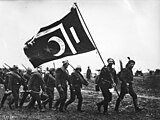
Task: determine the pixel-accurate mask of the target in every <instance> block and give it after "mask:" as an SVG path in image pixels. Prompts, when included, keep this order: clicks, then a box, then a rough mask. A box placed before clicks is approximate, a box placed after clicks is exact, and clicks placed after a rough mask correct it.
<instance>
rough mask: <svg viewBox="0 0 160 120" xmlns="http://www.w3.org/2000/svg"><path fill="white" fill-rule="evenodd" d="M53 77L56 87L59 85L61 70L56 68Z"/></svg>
mask: <svg viewBox="0 0 160 120" xmlns="http://www.w3.org/2000/svg"><path fill="white" fill-rule="evenodd" d="M55 79H56V84H57V87H61V70H60V69H57V70H56V76H55Z"/></svg>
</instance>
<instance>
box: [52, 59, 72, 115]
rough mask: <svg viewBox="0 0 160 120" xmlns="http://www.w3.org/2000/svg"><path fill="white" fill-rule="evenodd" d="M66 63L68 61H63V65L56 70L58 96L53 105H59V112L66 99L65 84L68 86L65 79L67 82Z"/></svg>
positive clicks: (62, 109)
mask: <svg viewBox="0 0 160 120" xmlns="http://www.w3.org/2000/svg"><path fill="white" fill-rule="evenodd" d="M68 65H69V63H68V61H64V62H63V66H62V67H61V68H58V69H57V70H56V76H55V80H56V81H55V85H56V88H57V90H58V93H59V97H60V98H59V99H58V100H57V101H56V103H55V105H54V107H55V108H56V109H58V106H59V105H60V106H59V111H60V112H63V111H64V104H65V102H66V99H67V86H68V85H67V81H68V83H69V73H68V70H67V67H68ZM69 84H70V83H69Z"/></svg>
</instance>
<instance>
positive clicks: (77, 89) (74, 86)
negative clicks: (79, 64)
mask: <svg viewBox="0 0 160 120" xmlns="http://www.w3.org/2000/svg"><path fill="white" fill-rule="evenodd" d="M77 69H78V68H77ZM70 83H71V84H70V99H69V100H68V101H67V102H66V104H65V109H66V108H67V106H68V105H69V104H71V103H72V102H74V101H75V98H76V96H77V98H78V105H77V111H80V112H82V110H81V107H82V101H83V97H82V93H81V88H82V84H84V85H86V86H87V85H88V82H87V81H86V80H85V79H84V77H83V76H82V74H81V73H80V72H79V71H77V70H75V72H73V73H72V74H71V77H70Z"/></svg>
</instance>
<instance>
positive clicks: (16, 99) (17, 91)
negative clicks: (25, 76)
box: [14, 90, 19, 108]
mask: <svg viewBox="0 0 160 120" xmlns="http://www.w3.org/2000/svg"><path fill="white" fill-rule="evenodd" d="M18 100H19V90H16V92H15V95H14V103H15V107H16V108H18Z"/></svg>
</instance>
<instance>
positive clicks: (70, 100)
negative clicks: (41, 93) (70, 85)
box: [64, 90, 76, 110]
mask: <svg viewBox="0 0 160 120" xmlns="http://www.w3.org/2000/svg"><path fill="white" fill-rule="evenodd" d="M75 98H76V94H75V92H73V90H70V99H69V100H68V101H67V102H66V103H65V105H64V109H65V110H66V109H67V106H68V105H69V104H71V103H72V102H74V101H75Z"/></svg>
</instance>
